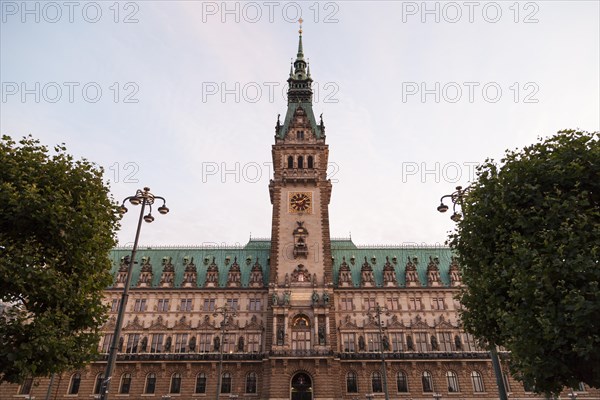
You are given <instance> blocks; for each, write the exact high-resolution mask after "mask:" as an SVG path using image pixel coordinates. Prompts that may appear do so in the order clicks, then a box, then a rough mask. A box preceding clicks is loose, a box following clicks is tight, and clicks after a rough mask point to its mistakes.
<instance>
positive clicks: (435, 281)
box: [427, 256, 441, 286]
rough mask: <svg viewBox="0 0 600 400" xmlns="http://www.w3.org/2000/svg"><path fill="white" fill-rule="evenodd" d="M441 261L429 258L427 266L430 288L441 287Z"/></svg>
mask: <svg viewBox="0 0 600 400" xmlns="http://www.w3.org/2000/svg"><path fill="white" fill-rule="evenodd" d="M439 264H440V259H439V258H437V257H431V256H429V263H428V264H427V284H428V285H429V286H440V284H441V281H440V268H439V267H438V265H439Z"/></svg>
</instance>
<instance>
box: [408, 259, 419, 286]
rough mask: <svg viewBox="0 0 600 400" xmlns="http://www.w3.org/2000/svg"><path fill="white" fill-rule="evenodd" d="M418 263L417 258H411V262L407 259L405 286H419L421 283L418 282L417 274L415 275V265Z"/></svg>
mask: <svg viewBox="0 0 600 400" xmlns="http://www.w3.org/2000/svg"><path fill="white" fill-rule="evenodd" d="M418 263H419V259H418V258H417V257H413V259H412V260H411V259H410V257H408V262H407V263H406V269H405V279H406V286H407V287H409V286H421V281H419V274H418V273H417V264H418Z"/></svg>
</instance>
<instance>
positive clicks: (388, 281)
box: [383, 256, 398, 287]
mask: <svg viewBox="0 0 600 400" xmlns="http://www.w3.org/2000/svg"><path fill="white" fill-rule="evenodd" d="M397 283H398V282H397V280H396V269H395V268H394V266H393V265H392V263H390V258H389V257H387V256H386V257H385V265H384V266H383V286H390V287H393V286H396V285H397Z"/></svg>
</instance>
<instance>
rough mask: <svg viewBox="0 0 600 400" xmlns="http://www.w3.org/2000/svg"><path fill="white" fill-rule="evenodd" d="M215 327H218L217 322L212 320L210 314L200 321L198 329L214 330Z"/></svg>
mask: <svg viewBox="0 0 600 400" xmlns="http://www.w3.org/2000/svg"><path fill="white" fill-rule="evenodd" d="M215 328H216V327H215V324H214V323H213V322H211V320H210V316H208V315H205V316H204V319H203V320H202V321H200V322H198V327H197V329H203V330H212V329H215Z"/></svg>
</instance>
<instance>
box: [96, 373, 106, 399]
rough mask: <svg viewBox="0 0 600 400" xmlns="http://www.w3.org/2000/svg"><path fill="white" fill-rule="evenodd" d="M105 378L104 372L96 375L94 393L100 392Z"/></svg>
mask: <svg viewBox="0 0 600 400" xmlns="http://www.w3.org/2000/svg"><path fill="white" fill-rule="evenodd" d="M103 380H104V374H98V375H96V383H95V384H94V394H100V387H101V386H102V381H103Z"/></svg>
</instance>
